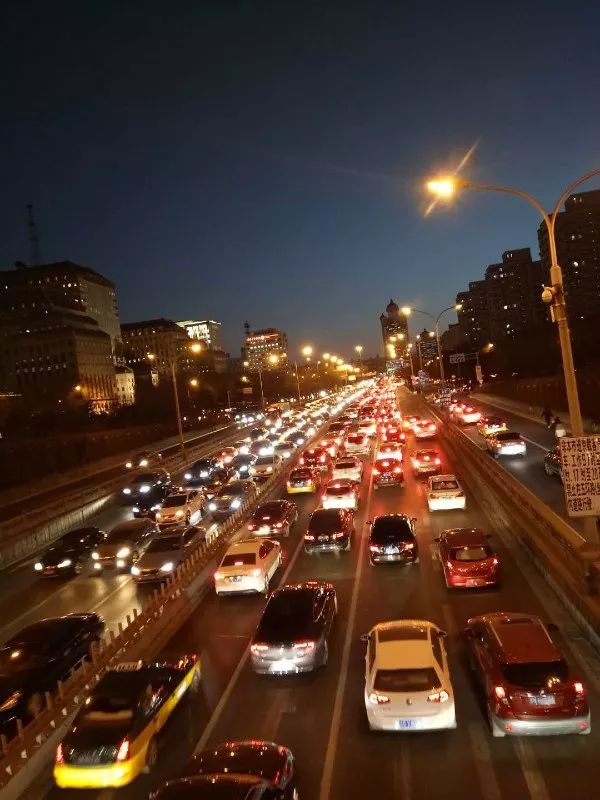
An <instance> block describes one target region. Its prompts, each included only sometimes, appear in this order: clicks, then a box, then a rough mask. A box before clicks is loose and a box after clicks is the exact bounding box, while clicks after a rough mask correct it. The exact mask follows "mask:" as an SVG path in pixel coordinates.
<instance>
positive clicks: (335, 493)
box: [325, 486, 352, 497]
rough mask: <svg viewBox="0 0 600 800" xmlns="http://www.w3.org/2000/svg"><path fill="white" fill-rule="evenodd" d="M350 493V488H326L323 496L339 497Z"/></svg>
mask: <svg viewBox="0 0 600 800" xmlns="http://www.w3.org/2000/svg"><path fill="white" fill-rule="evenodd" d="M351 491H352V487H351V486H328V487H327V489H325V494H326V495H327V496H328V497H341V496H342V495H344V494H348V492H351Z"/></svg>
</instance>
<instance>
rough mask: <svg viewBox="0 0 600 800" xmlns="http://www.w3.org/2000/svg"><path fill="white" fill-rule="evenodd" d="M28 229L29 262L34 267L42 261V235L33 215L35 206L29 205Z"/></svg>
mask: <svg viewBox="0 0 600 800" xmlns="http://www.w3.org/2000/svg"><path fill="white" fill-rule="evenodd" d="M26 208H27V229H28V231H29V264H30V266H32V267H34V266H36V265H37V264H39V263H40V237H39V236H38V234H37V228H36V224H35V219H34V217H33V206H32V205H31V203H29V204H28V205H27V206H26Z"/></svg>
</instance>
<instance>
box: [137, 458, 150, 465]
mask: <svg viewBox="0 0 600 800" xmlns="http://www.w3.org/2000/svg"><path fill="white" fill-rule="evenodd" d="M139 466H140V467H147V466H148V459H147V458H142V460H141V461H140V463H139Z"/></svg>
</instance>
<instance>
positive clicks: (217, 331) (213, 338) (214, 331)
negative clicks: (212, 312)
mask: <svg viewBox="0 0 600 800" xmlns="http://www.w3.org/2000/svg"><path fill="white" fill-rule="evenodd" d="M177 324H178V325H179V326H180V327H181V328H183V329H184V330H185V332H186V333H187V335H188V336H189V337H190V339H198V340H200V341H203V342H206V346H207V348H208V349H209V350H217V351H222V350H223V342H222V340H221V327H222V325H221V323H220V322H215V320H214V319H204V320H193V319H186V320H183V321H182V322H178V323H177Z"/></svg>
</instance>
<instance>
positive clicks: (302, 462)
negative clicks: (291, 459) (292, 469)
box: [298, 456, 304, 464]
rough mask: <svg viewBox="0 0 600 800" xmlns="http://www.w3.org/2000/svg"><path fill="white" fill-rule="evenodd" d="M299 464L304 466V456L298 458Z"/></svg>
mask: <svg viewBox="0 0 600 800" xmlns="http://www.w3.org/2000/svg"><path fill="white" fill-rule="evenodd" d="M298 463H299V464H304V456H300V460H299V461H298Z"/></svg>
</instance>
